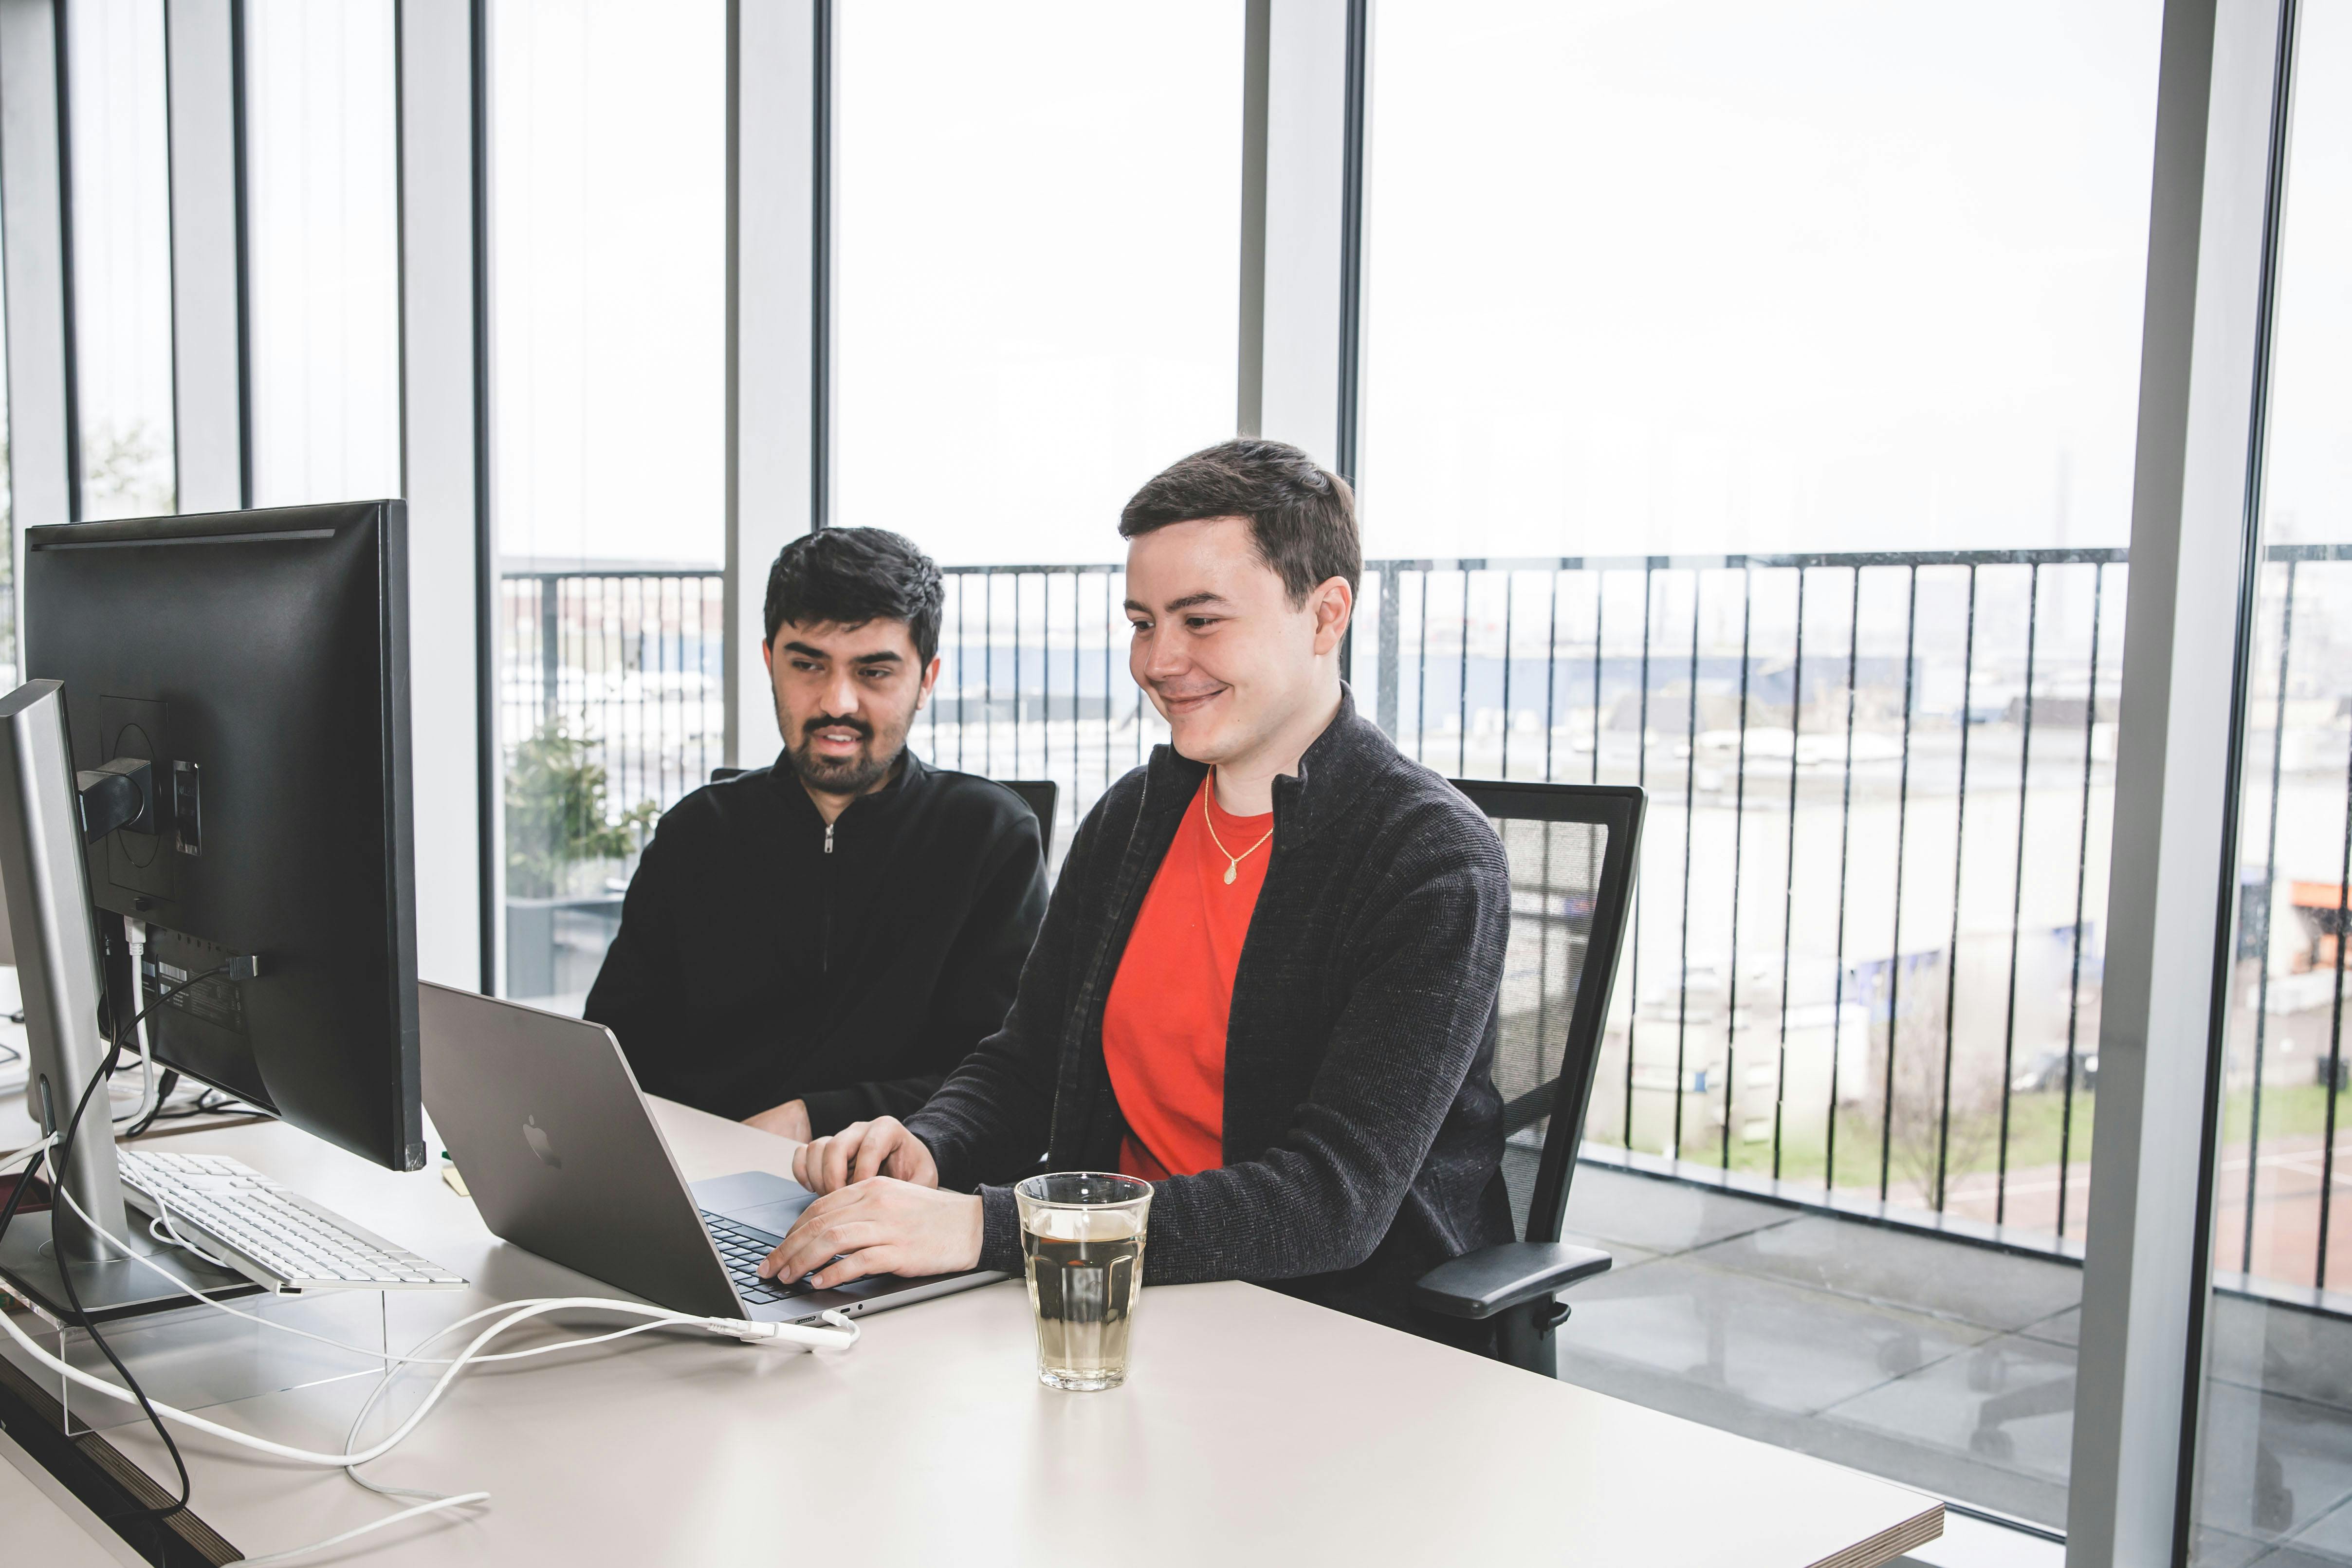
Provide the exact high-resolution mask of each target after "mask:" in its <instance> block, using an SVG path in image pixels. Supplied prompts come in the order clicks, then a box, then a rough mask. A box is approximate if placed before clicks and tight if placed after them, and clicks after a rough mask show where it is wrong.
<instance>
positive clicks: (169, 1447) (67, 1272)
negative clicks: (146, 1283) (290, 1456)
mask: <svg viewBox="0 0 2352 1568" xmlns="http://www.w3.org/2000/svg"><path fill="white" fill-rule="evenodd" d="M228 967H229V965H228V964H226V963H222V964H216V965H215V966H214V967H213V968H211V969H207V970H205V972H204V973H201V974H191V975H190V976H188V978H186V979H185V980H183V981H180V982H178V983H177V984H173V985H172V986H171V987H170V988H169V989H166V990H163V991H159V992H157V993H156V995H155V1000H154V1001H152V1002H150V1003H149V1004H148V1005H146V1006H144V1007H142V1008H141V1009H140V1010H139V1012H138V1013H137V1014H136V1015H134V1016H132V1018H131V1023H130V1026H129V1028H128V1029H126V1030H124V1031H123V1032H124V1033H126V1034H129V1035H131V1036H132V1037H134V1038H135V1037H137V1033H138V1029H139V1026H140V1024H141V1023H142V1021H143V1020H144V1019H145V1018H146V1016H147V1015H148V1014H150V1013H152V1012H153V1011H154V1010H155V1009H156V1008H158V1007H160V1006H162V1005H163V1004H165V1003H166V1002H169V1001H170V1000H171V999H172V998H173V997H174V996H176V995H178V994H180V993H181V992H183V991H185V990H186V989H187V988H188V987H189V986H191V985H194V984H196V983H197V982H198V981H200V980H209V979H211V978H212V977H213V976H214V975H215V974H218V973H222V972H223V971H225V970H226V969H227V968H228ZM121 1055H122V1041H121V1039H120V1038H116V1039H114V1040H112V1041H111V1042H110V1044H109V1045H108V1047H107V1052H106V1059H105V1060H104V1061H102V1062H100V1064H99V1068H98V1070H97V1071H96V1072H94V1073H92V1074H91V1075H90V1078H89V1082H88V1083H87V1084H85V1085H83V1086H82V1091H81V1098H80V1099H79V1100H76V1101H75V1102H74V1111H73V1116H72V1118H71V1119H70V1120H69V1121H67V1123H66V1127H65V1132H64V1134H63V1135H62V1136H61V1137H60V1138H59V1139H58V1144H57V1158H56V1159H55V1160H54V1161H53V1162H51V1165H52V1168H53V1169H54V1170H56V1171H57V1173H58V1176H57V1179H56V1180H55V1181H54V1182H52V1183H51V1184H50V1185H51V1187H52V1189H53V1190H54V1191H55V1193H56V1197H55V1199H54V1200H53V1204H52V1206H51V1208H50V1211H49V1212H50V1214H51V1215H61V1214H62V1213H64V1212H65V1195H66V1194H65V1179H66V1178H65V1173H66V1171H67V1170H68V1167H69V1164H70V1163H71V1161H72V1159H73V1146H74V1140H75V1139H76V1138H78V1137H79V1135H80V1133H81V1119H82V1117H83V1116H84V1115H86V1114H87V1113H88V1112H89V1102H90V1099H91V1097H92V1096H94V1095H95V1094H96V1093H97V1092H98V1089H99V1087H100V1085H101V1084H103V1083H105V1082H106V1080H107V1079H108V1078H109V1077H110V1075H111V1074H112V1073H113V1070H114V1064H115V1062H116V1061H117V1060H118V1059H120V1058H121ZM108 1135H109V1136H110V1137H111V1136H112V1129H111V1128H109V1130H108ZM23 1192H24V1185H23V1184H21V1183H20V1184H18V1185H17V1188H16V1193H14V1194H10V1202H9V1205H8V1207H7V1208H6V1209H5V1211H0V1237H5V1236H6V1234H7V1227H8V1222H9V1221H10V1220H11V1219H13V1218H14V1217H16V1198H17V1197H19V1196H21V1195H22V1194H23ZM52 1223H53V1224H54V1221H52ZM58 1282H59V1283H60V1284H62V1285H64V1287H65V1289H66V1302H67V1305H68V1306H69V1307H70V1308H72V1315H73V1316H74V1317H75V1318H76V1319H79V1323H78V1324H77V1325H76V1326H77V1327H79V1329H80V1330H81V1331H83V1332H84V1333H86V1334H88V1335H89V1342H90V1343H92V1344H94V1345H96V1346H97V1347H98V1349H99V1353H100V1354H101V1355H103V1356H104V1357H106V1360H107V1364H108V1365H110V1366H111V1367H113V1368H114V1370H115V1373H116V1374H117V1375H118V1376H120V1377H121V1379H122V1384H123V1387H124V1388H126V1389H127V1390H129V1391H130V1394H131V1397H132V1398H133V1399H135V1400H137V1401H138V1402H139V1409H140V1411H141V1413H142V1414H143V1415H145V1416H146V1417H147V1424H148V1425H149V1426H152V1427H154V1428H155V1436H158V1437H160V1438H161V1439H163V1451H164V1452H165V1453H167V1454H169V1455H171V1456H172V1468H173V1471H174V1472H176V1473H177V1475H178V1477H179V1482H180V1495H179V1496H178V1497H177V1498H175V1499H173V1500H172V1501H170V1502H168V1503H165V1504H164V1505H163V1507H161V1508H142V1509H141V1510H138V1511H139V1512H140V1513H142V1514H144V1515H146V1516H147V1517H148V1518H149V1519H151V1520H154V1521H159V1522H160V1521H163V1520H164V1519H167V1518H169V1517H170V1516H172V1515H173V1514H175V1513H177V1512H179V1511H180V1510H182V1509H184V1508H186V1507H187V1506H188V1497H189V1493H190V1489H191V1483H190V1481H189V1479H188V1464H187V1461H186V1460H185V1459H184V1458H181V1457H180V1446H179V1444H177V1443H175V1442H173V1440H172V1433H171V1430H170V1428H168V1427H166V1426H164V1425H163V1417H162V1416H160V1415H156V1414H155V1407H154V1406H153V1405H150V1404H149V1403H148V1402H147V1391H146V1390H145V1389H143V1388H142V1387H140V1386H139V1380H138V1379H137V1378H135V1377H133V1376H131V1369H130V1368H129V1367H127V1366H125V1365H123V1364H122V1358H121V1356H118V1355H116V1354H115V1353H114V1347H113V1346H112V1345H110V1344H108V1343H107V1342H106V1336H105V1335H103V1334H101V1333H100V1332H99V1329H98V1322H97V1320H95V1319H93V1318H92V1317H91V1316H90V1315H89V1309H88V1308H86V1307H84V1306H83V1305H82V1304H81V1294H80V1292H79V1291H78V1290H76V1289H74V1282H73V1270H72V1269H71V1268H68V1267H67V1265H66V1261H65V1259H64V1258H58Z"/></svg>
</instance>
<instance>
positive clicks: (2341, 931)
mask: <svg viewBox="0 0 2352 1568" xmlns="http://www.w3.org/2000/svg"><path fill="white" fill-rule="evenodd" d="M2347 917H2352V750H2347V753H2346V762H2345V769H2344V858H2343V859H2342V860H2341V861H2339V862H2338V863H2337V864H2336V994H2335V998H2334V1001H2333V1004H2332V1006H2331V1011H2330V1013H2329V1015H2328V1020H2327V1076H2326V1079H2323V1080H2322V1081H2324V1082H2325V1083H2326V1086H2327V1090H2326V1097H2325V1098H2326V1107H2327V1110H2326V1121H2327V1127H2326V1131H2325V1132H2323V1133H2322V1134H2321V1136H2320V1142H2319V1147H2320V1149H2321V1150H2322V1151H2323V1152H2322V1153H2321V1155H2320V1157H2319V1249H2318V1255H2317V1257H2316V1258H2315V1260H2314V1263H2313V1268H2312V1278H2311V1283H2312V1287H2313V1289H2319V1290H2325V1289H2327V1223H2328V1217H2329V1210H2330V1207H2331V1200H2332V1199H2333V1198H2334V1197H2335V1195H2336V1100H2338V1099H2339V1098H2341V1094H2342V1091H2341V1089H2339V1088H2338V1087H2337V1086H2338V1085H2340V1084H2341V1083H2342V1082H2343V1081H2344V950H2345V948H2346V947H2347V946H2352V918H2347Z"/></svg>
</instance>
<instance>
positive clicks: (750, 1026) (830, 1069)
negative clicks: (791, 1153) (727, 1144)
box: [587, 751, 1045, 1135]
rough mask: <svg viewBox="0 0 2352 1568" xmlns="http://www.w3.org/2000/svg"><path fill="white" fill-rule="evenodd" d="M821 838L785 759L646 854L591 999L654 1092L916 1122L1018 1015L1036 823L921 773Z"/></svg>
mask: <svg viewBox="0 0 2352 1568" xmlns="http://www.w3.org/2000/svg"><path fill="white" fill-rule="evenodd" d="M901 756H902V758H903V762H902V763H901V764H900V766H899V769H898V776H897V777H896V778H894V779H893V780H892V781H891V782H890V783H889V784H886V785H884V786H883V787H882V788H881V789H878V790H877V791H875V792H874V793H873V794H872V795H860V796H859V797H858V798H856V800H853V801H851V802H850V803H849V805H848V808H847V809H846V810H845V811H843V812H842V814H841V815H840V816H839V817H837V818H836V819H835V821H834V823H833V825H832V826H830V827H828V826H826V824H825V820H824V816H822V815H820V814H819V812H818V811H817V809H816V804H815V803H814V801H812V800H810V799H809V796H808V792H807V791H806V790H805V789H803V788H802V787H801V783H800V779H799V777H798V775H796V774H795V773H793V766H792V762H791V759H790V758H789V757H784V756H779V757H778V758H777V759H776V763H775V765H774V766H773V767H770V768H759V769H755V770H754V771H752V772H750V773H742V774H740V775H738V776H737V777H735V778H731V779H726V780H723V781H721V782H720V783H718V784H711V785H709V786H708V787H706V788H703V789H698V790H696V791H695V792H694V793H693V794H692V795H688V796H687V797H686V798H685V799H684V800H682V801H680V802H678V803H677V805H675V806H673V807H671V808H670V811H669V813H668V815H667V816H664V817H663V818H662V820H661V826H659V827H658V828H656V830H655V832H654V837H653V841H652V842H651V843H649V844H647V845H646V851H645V855H644V857H643V858H641V859H640V860H639V861H638V863H637V873H636V876H635V878H634V879H632V880H631V881H630V883H629V893H628V897H627V898H626V899H625V900H624V901H623V903H622V907H621V931H620V934H619V935H618V936H617V937H615V938H614V942H613V946H612V949H611V951H610V952H607V953H606V954H605V955H604V969H603V971H602V972H601V973H598V975H597V976H596V984H595V986H594V988H593V989H592V990H591V991H590V992H589V993H588V1005H587V1016H589V1017H591V1018H593V1019H594V1020H595V1021H596V1022H598V1023H600V1024H604V1025H606V1026H609V1027H610V1028H611V1029H612V1031H613V1033H614V1036H615V1037H618V1038H619V1040H620V1042H621V1049H622V1050H623V1051H624V1052H625V1053H626V1054H627V1056H628V1058H629V1066H630V1067H631V1068H634V1069H635V1072H636V1075H637V1081H638V1083H639V1084H641V1085H642V1086H643V1087H644V1088H645V1089H646V1091H647V1092H649V1093H652V1094H660V1095H667V1097H669V1098H670V1099H672V1100H684V1101H685V1102H686V1103H687V1104H688V1105H692V1106H696V1107H698V1108H699V1109H701V1110H708V1111H711V1112H713V1113H715V1114H717V1115H719V1116H725V1117H730V1118H732V1119H734V1120H737V1121H740V1120H741V1119H742V1118H744V1117H746V1116H755V1115H757V1114H759V1113H760V1112H761V1111H762V1110H770V1109H772V1108H773V1107H775V1106H778V1105H782V1103H784V1101H786V1100H807V1101H808V1107H809V1121H810V1123H811V1124H812V1126H813V1127H814V1129H815V1131H816V1132H817V1133H818V1134H819V1135H823V1134H824V1133H827V1132H835V1131H840V1130H841V1129H842V1128H843V1127H845V1126H846V1125H848V1124H849V1123H850V1122H852V1121H865V1120H867V1119H869V1118H872V1117H876V1116H883V1115H890V1116H905V1115H906V1114H907V1113H908V1112H909V1111H911V1110H914V1109H915V1108H916V1107H917V1106H919V1105H920V1104H922V1102H923V1100H924V1098H925V1097H926V1096H928V1095H929V1093H930V1092H931V1090H932V1089H936V1088H938V1087H939V1083H940V1078H941V1077H942V1076H943V1075H944V1074H945V1073H946V1072H947V1071H948V1069H949V1068H952V1067H954V1066H955V1064H956V1063H958V1062H959V1061H961V1060H962V1059H963V1058H964V1056H965V1054H966V1053H967V1052H969V1051H970V1050H971V1048H972V1047H973V1046H975V1045H977V1044H978V1043H979V1042H980V1041H981V1040H982V1039H983V1038H985V1037H987V1036H989V1035H991V1034H992V1033H994V1032H995V1030H996V1029H997V1028H998V1026H1001V1025H1002V1024H1003V1022H1004V1012H1005V1009H1006V1008H1007V1007H1008V1006H1010V1005H1012V1001H1013V986H1014V984H1015V983H1016V981H1017V980H1018V978H1019V976H1020V973H1021V964H1022V961H1023V959H1024V958H1025V957H1026V956H1027V954H1028V952H1029V946H1030V943H1031V942H1034V940H1035V939H1036V935H1037V924H1038V921H1040V920H1042V919H1043V918H1044V916H1045V856H1044V852H1043V847H1042V844H1041V841H1040V836H1039V833H1038V829H1037V819H1036V818H1035V817H1034V816H1031V815H1030V812H1029V808H1028V806H1026V805H1024V804H1023V803H1022V800H1021V797H1020V796H1019V795H1015V794H1013V792H1012V791H1011V790H1009V789H1007V788H1005V787H1004V786H1003V784H997V783H994V782H992V781H991V780H988V779H983V778H977V777H974V776H973V775H971V774H970V773H946V772H941V771H938V770H934V769H931V768H928V767H925V766H924V765H923V763H922V762H921V760H920V759H919V758H918V757H917V756H916V755H915V753H914V752H912V751H907V752H902V753H901Z"/></svg>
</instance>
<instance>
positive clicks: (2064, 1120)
mask: <svg viewBox="0 0 2352 1568" xmlns="http://www.w3.org/2000/svg"><path fill="white" fill-rule="evenodd" d="M2106 588H2107V569H2106V568H2105V566H2095V567H2093V568H2092V569H2091V681H2090V696H2089V700H2086V701H2085V702H2084V704H2083V818H2082V824H2083V825H2082V832H2081V837H2080V838H2079V839H2078V840H2077V841H2076V843H2075V846H2074V957H2073V960H2072V969H2071V972H2070V973H2069V974H2068V976H2067V980H2066V1080H2065V1084H2066V1086H2065V1090H2064V1095H2065V1098H2064V1099H2063V1100H2061V1101H2060V1102H2059V1105H2058V1224H2057V1236H2058V1239H2059V1240H2061V1241H2063V1240H2064V1239H2065V1238H2066V1177H2067V1170H2068V1166H2069V1163H2070V1162H2071V1161H2072V1159H2073V1157H2074V1055H2075V1051H2076V1049H2077V1047H2076V1040H2077V1038H2078V1031H2079V1027H2080V1024H2081V1020H2082V1016H2083V911H2084V893H2085V890H2086V889H2088V887H2089V885H2090V879H2091V773H2092V763H2093V761H2094V753H2095V750H2096V748H2097V744H2098V727H2099V722H2098V721H2099V619H2100V612H2101V610H2102V609H2103V608H2104V607H2105V602H2106ZM2018 832H2019V837H2023V835H2024V825H2023V824H2022V823H2020V824H2019V827H2018ZM2007 1153H2008V1145H2007V1142H2006V1140H2004V1141H2003V1144H2002V1154H2003V1156H2004V1158H2005V1157H2006V1156H2007Z"/></svg>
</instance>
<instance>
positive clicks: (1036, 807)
mask: <svg viewBox="0 0 2352 1568" xmlns="http://www.w3.org/2000/svg"><path fill="white" fill-rule="evenodd" d="M996 782H997V783H998V784H1003V786H1004V787H1005V788H1006V789H1009V790H1011V791H1012V792H1013V794H1014V795H1019V796H1020V797H1021V799H1022V802H1023V803H1024V805H1027V806H1028V807H1029V809H1030V811H1031V812H1032V813H1034V815H1035V816H1036V818H1037V842H1038V847H1039V848H1041V849H1042V850H1044V851H1045V862H1046V864H1047V865H1049V866H1050V865H1051V864H1053V860H1054V807H1055V805H1056V804H1057V803H1058V802H1059V801H1060V800H1061V798H1062V789H1061V786H1060V785H1059V784H1055V782H1054V781H1053V780H1052V779H999V780H997V781H996Z"/></svg>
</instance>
